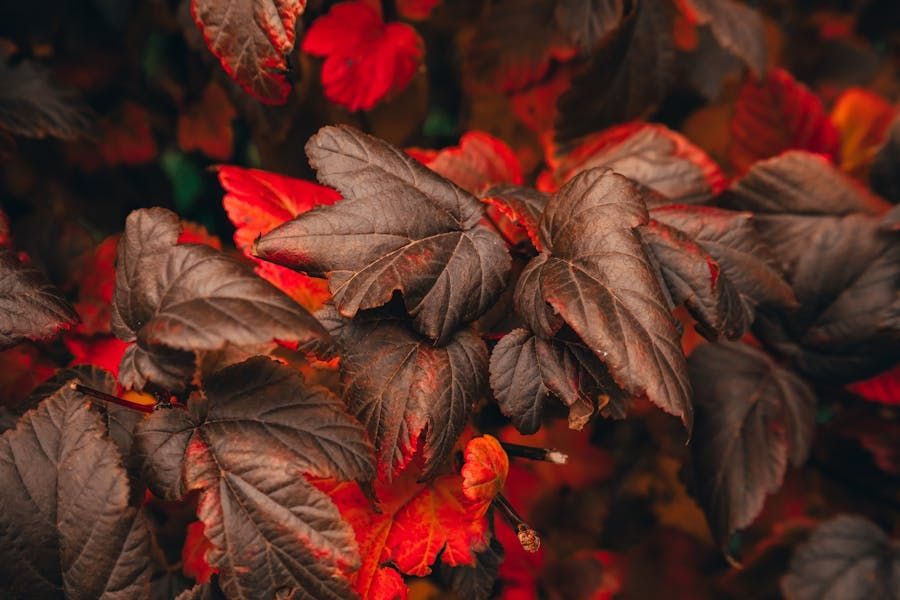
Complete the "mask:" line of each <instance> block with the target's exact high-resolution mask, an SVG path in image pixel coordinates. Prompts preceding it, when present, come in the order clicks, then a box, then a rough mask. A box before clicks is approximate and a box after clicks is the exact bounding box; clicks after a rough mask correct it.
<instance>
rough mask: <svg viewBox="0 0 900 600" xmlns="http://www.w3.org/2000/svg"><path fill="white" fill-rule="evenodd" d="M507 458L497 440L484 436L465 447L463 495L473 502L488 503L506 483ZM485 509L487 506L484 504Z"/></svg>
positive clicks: (507, 471) (507, 472)
mask: <svg viewBox="0 0 900 600" xmlns="http://www.w3.org/2000/svg"><path fill="white" fill-rule="evenodd" d="M508 474H509V457H508V456H507V455H506V452H505V451H504V450H503V447H502V446H500V442H498V441H497V438H495V437H493V436H490V435H484V436H481V437H478V438H475V439H473V440H472V441H471V442H469V443H468V444H467V445H466V452H465V464H464V465H463V468H462V477H463V487H462V489H463V494H465V496H466V498H468V499H469V500H471V501H473V502H479V501H480V502H484V501H485V500H487V502H488V503H490V501H491V500H493V498H494V496H496V495H497V494H498V493H499V492H500V490H502V489H503V484H504V483H506V476H507V475H508ZM485 508H487V504H485Z"/></svg>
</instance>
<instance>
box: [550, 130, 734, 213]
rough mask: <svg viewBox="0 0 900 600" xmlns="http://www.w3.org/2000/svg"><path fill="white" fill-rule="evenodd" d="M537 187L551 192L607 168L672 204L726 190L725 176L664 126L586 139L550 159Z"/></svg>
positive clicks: (606, 132)
mask: <svg viewBox="0 0 900 600" xmlns="http://www.w3.org/2000/svg"><path fill="white" fill-rule="evenodd" d="M552 167H553V170H552V171H551V172H548V173H545V174H542V175H541V179H540V183H541V188H542V189H544V190H545V191H555V190H556V189H558V188H559V186H560V185H562V184H564V183H566V182H567V181H569V180H570V179H572V177H574V176H575V175H577V174H578V173H580V172H582V171H586V170H587V169H591V168H594V167H606V168H608V169H612V170H614V171H616V172H618V173H621V174H622V175H624V176H625V177H628V178H629V179H632V180H634V181H636V182H637V183H640V184H641V185H643V186H645V187H647V188H649V189H651V190H653V191H655V192H658V193H659V194H662V195H663V196H665V197H666V198H668V199H669V200H671V201H672V202H678V203H684V204H697V203H701V202H705V201H707V200H709V199H710V197H711V196H714V195H716V194H718V193H719V192H721V191H722V190H723V189H724V188H725V175H724V174H723V173H722V171H721V169H719V166H718V165H717V164H716V163H715V162H713V161H712V159H710V158H709V157H708V156H707V155H706V153H705V152H703V150H701V149H700V148H698V147H697V146H695V145H693V144H692V143H691V142H689V141H688V140H687V139H686V138H685V137H684V136H682V135H681V134H679V133H677V132H675V131H672V130H671V129H668V128H667V127H665V126H663V125H656V124H652V123H639V122H635V123H626V124H624V125H617V126H615V127H611V128H609V129H606V130H604V131H601V132H599V133H597V134H593V135H590V136H588V137H586V138H584V140H583V141H582V142H581V143H580V144H579V145H578V146H577V147H575V148H572V149H571V150H570V151H568V152H566V153H564V154H562V155H559V156H557V157H555V158H554V159H553V161H552Z"/></svg>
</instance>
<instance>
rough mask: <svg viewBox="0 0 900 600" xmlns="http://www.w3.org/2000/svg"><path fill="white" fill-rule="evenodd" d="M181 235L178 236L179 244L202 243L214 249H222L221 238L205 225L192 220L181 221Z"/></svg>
mask: <svg viewBox="0 0 900 600" xmlns="http://www.w3.org/2000/svg"><path fill="white" fill-rule="evenodd" d="M181 227H182V229H181V235H179V236H178V243H179V244H203V245H204V246H209V247H210V248H215V249H216V250H221V249H222V240H220V239H219V238H218V236H215V235H213V234H211V233H210V232H209V231H207V230H206V227H204V226H203V225H201V224H200V223H194V222H193V221H182V222H181Z"/></svg>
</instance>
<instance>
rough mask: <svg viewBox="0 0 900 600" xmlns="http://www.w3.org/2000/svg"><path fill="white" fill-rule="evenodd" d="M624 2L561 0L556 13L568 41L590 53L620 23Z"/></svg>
mask: <svg viewBox="0 0 900 600" xmlns="http://www.w3.org/2000/svg"><path fill="white" fill-rule="evenodd" d="M624 5H625V0H560V1H559V2H557V4H556V10H555V11H554V13H553V16H554V17H556V23H557V25H558V26H559V28H560V29H561V30H562V31H563V33H565V34H566V35H567V36H568V38H569V41H570V42H572V44H574V45H575V46H577V47H578V48H579V49H580V50H581V51H582V52H585V53H588V52H590V51H591V50H593V49H594V48H595V47H596V46H597V45H598V44H599V43H600V42H602V41H603V39H604V38H605V37H606V36H607V35H609V34H610V33H611V32H613V31H614V30H615V29H616V28H617V27H618V26H619V24H620V23H621V22H622V18H623V16H624V13H625V6H624Z"/></svg>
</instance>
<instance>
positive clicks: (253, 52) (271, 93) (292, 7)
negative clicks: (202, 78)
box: [191, 0, 306, 104]
mask: <svg viewBox="0 0 900 600" xmlns="http://www.w3.org/2000/svg"><path fill="white" fill-rule="evenodd" d="M304 8H306V0H191V14H192V15H193V17H194V22H195V23H196V24H197V27H199V28H200V31H201V32H202V33H203V39H205V40H206V45H207V46H209V49H210V51H211V52H212V53H213V54H215V55H216V57H217V58H218V59H219V62H221V63H222V68H223V69H225V72H226V73H228V75H229V76H230V77H231V78H232V79H234V80H235V81H237V82H238V83H239V84H240V85H241V87H242V88H244V90H246V91H247V93H249V94H252V95H254V96H255V97H257V98H258V99H259V100H260V101H262V102H265V103H267V104H284V103H285V102H286V101H287V97H288V94H289V93H290V91H291V86H290V84H289V83H288V81H287V79H286V78H285V76H284V73H285V72H286V71H287V68H288V67H287V61H286V60H285V55H287V54H288V53H289V52H290V51H291V49H292V48H293V47H294V38H295V35H296V34H295V27H296V23H297V17H299V16H300V14H301V13H303V9H304Z"/></svg>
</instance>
